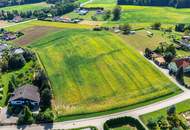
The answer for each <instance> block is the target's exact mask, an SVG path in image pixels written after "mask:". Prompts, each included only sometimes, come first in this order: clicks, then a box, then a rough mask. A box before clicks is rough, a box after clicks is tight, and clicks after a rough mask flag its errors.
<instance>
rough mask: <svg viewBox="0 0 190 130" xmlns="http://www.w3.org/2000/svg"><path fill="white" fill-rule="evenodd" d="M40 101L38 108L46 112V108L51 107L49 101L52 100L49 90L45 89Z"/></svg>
mask: <svg viewBox="0 0 190 130" xmlns="http://www.w3.org/2000/svg"><path fill="white" fill-rule="evenodd" d="M40 96H41V98H40V99H41V101H40V108H41V110H42V111H43V110H46V109H47V108H50V107H51V99H52V92H51V90H50V89H49V88H45V89H44V90H43V91H42V92H41V95H40Z"/></svg>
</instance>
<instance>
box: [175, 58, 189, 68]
mask: <svg viewBox="0 0 190 130" xmlns="http://www.w3.org/2000/svg"><path fill="white" fill-rule="evenodd" d="M175 63H176V65H177V67H178V68H180V67H183V68H186V67H188V66H189V65H190V59H189V58H183V59H177V60H175Z"/></svg>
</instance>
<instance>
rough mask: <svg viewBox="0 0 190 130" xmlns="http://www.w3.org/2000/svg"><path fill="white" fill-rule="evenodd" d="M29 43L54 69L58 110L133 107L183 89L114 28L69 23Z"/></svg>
mask: <svg viewBox="0 0 190 130" xmlns="http://www.w3.org/2000/svg"><path fill="white" fill-rule="evenodd" d="M29 47H30V48H33V49H35V50H36V51H37V52H38V54H39V56H40V58H41V61H42V63H43V65H44V67H45V69H46V71H47V73H48V76H49V79H50V81H51V84H52V87H53V93H54V112H55V113H56V114H58V115H75V114H87V113H94V112H100V111H106V110H110V109H115V108H121V107H127V106H128V107H130V106H133V105H137V104H139V103H145V102H146V103H147V102H149V101H150V102H152V101H153V100H157V99H160V100H161V98H162V99H163V97H164V96H169V95H170V96H172V95H175V94H177V93H179V92H180V90H179V89H178V87H177V86H176V85H175V84H174V83H172V82H171V81H170V80H169V79H168V78H167V77H165V76H164V75H163V74H162V73H161V72H160V71H159V70H157V69H156V68H155V67H154V66H153V65H152V64H150V63H148V62H147V61H146V60H145V59H144V58H143V57H142V56H141V55H140V54H139V53H138V52H136V51H135V50H134V49H133V48H131V47H130V46H128V45H127V44H125V42H124V40H123V39H121V38H120V37H119V36H117V35H115V34H112V33H110V32H106V31H101V32H95V31H90V30H87V29H72V30H71V29H64V30H61V31H58V32H53V33H50V34H48V35H47V36H44V37H43V38H41V39H40V40H36V41H35V42H33V44H30V46H29ZM55 63H56V64H55ZM137 81H138V82H137ZM165 98H167V97H165Z"/></svg>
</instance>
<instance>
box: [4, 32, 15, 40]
mask: <svg viewBox="0 0 190 130" xmlns="http://www.w3.org/2000/svg"><path fill="white" fill-rule="evenodd" d="M16 38H17V36H16V35H15V34H14V33H5V34H4V35H3V37H2V39H3V40H5V41H10V40H15V39H16Z"/></svg>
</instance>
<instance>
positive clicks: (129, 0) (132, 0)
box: [118, 0, 190, 8]
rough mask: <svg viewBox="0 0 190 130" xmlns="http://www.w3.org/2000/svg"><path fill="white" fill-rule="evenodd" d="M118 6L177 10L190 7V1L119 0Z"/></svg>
mask: <svg viewBox="0 0 190 130" xmlns="http://www.w3.org/2000/svg"><path fill="white" fill-rule="evenodd" d="M118 4H121V5H122V4H129V5H145V6H173V7H176V8H188V7H190V1H189V0H118Z"/></svg>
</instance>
